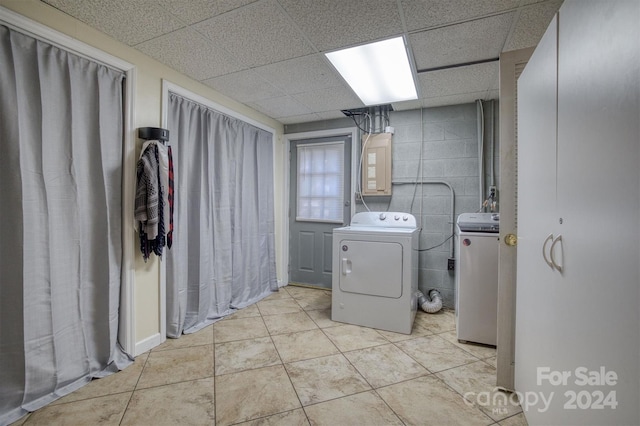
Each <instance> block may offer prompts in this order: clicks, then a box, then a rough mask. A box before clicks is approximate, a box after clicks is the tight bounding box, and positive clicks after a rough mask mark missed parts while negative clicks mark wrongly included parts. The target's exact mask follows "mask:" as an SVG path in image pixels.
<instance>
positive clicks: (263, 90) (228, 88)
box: [203, 70, 285, 103]
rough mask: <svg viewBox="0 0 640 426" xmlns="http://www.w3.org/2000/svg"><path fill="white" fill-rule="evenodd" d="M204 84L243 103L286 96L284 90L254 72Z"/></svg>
mask: <svg viewBox="0 0 640 426" xmlns="http://www.w3.org/2000/svg"><path fill="white" fill-rule="evenodd" d="M203 83H204V84H206V85H207V86H209V87H212V88H214V89H215V90H217V91H218V92H220V93H222V94H224V95H227V96H229V97H230V98H233V99H236V100H238V101H240V102H243V103H246V102H253V101H257V100H260V99H268V98H275V97H278V96H283V95H285V93H283V92H282V90H280V89H278V88H276V87H274V86H272V85H271V84H270V83H268V82H266V81H265V80H263V79H262V78H260V77H258V76H257V75H256V73H255V72H254V71H253V70H245V71H239V72H236V73H232V74H227V75H223V76H220V77H216V78H211V79H208V80H204V81H203Z"/></svg>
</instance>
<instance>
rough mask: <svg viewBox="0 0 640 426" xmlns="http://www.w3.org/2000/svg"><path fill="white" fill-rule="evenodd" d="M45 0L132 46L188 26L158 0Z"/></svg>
mask: <svg viewBox="0 0 640 426" xmlns="http://www.w3.org/2000/svg"><path fill="white" fill-rule="evenodd" d="M44 1H45V2H46V3H49V4H50V5H51V6H53V7H55V8H57V9H60V10H62V11H63V12H65V13H67V14H69V15H71V16H73V17H75V18H77V19H79V20H80V21H82V22H84V23H85V24H87V25H89V26H90V27H93V28H96V29H97V30H100V31H102V32H103V33H105V34H107V35H110V36H111V37H113V38H115V39H116V40H119V41H121V42H123V43H125V44H128V45H129V46H134V45H136V44H138V43H141V42H143V41H146V40H151V39H152V38H155V37H158V36H160V35H163V34H167V33H169V32H171V31H175V30H177V29H178V28H182V27H184V25H183V24H182V23H181V22H180V20H178V19H176V18H175V17H174V16H172V15H171V14H169V13H166V12H164V11H163V10H162V9H161V8H159V7H158V4H157V2H156V1H155V0H136V1H131V0H109V1H104V0H44Z"/></svg>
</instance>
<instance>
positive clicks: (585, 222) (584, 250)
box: [515, 0, 640, 425]
mask: <svg viewBox="0 0 640 426" xmlns="http://www.w3.org/2000/svg"><path fill="white" fill-rule="evenodd" d="M639 16H640V3H639V2H638V1H637V0H619V1H615V2H609V1H593V2H586V1H571V0H568V1H565V3H564V4H563V6H562V8H561V9H560V12H559V18H558V22H556V21H555V20H554V21H553V22H552V24H551V26H550V30H548V31H547V33H546V34H545V36H544V37H543V39H542V40H541V42H540V45H539V46H538V48H537V49H536V51H535V53H534V55H533V57H532V59H531V61H530V62H529V64H528V65H527V68H526V70H525V73H523V75H522V77H521V78H520V82H519V83H520V84H519V90H520V92H519V95H520V96H519V104H518V108H519V140H520V142H519V143H520V145H519V162H518V164H519V170H518V174H519V180H518V184H519V185H518V193H519V209H518V217H519V224H518V228H519V231H518V232H519V238H518V283H517V307H516V317H517V321H516V354H515V355H516V356H515V358H516V365H515V384H516V390H517V391H519V392H523V393H525V395H524V396H525V398H526V397H529V398H533V395H534V394H533V393H534V392H535V393H536V394H537V396H538V397H540V396H542V397H544V398H547V399H551V403H550V405H549V406H548V407H546V406H543V405H542V403H541V402H539V403H538V405H534V406H529V407H528V410H526V417H527V420H528V422H529V424H532V425H533V424H579V425H587V424H640V404H638V401H640V361H639V358H638V356H639V354H640V333H639V332H638V330H639V329H640V285H639V283H640V269H639V266H638V265H639V264H640V242H639V240H640V239H639V238H638V237H639V236H640V235H639V225H640V192H639V190H638V185H639V183H640V127H639V124H638V123H639V122H640V26H639V25H638V19H639ZM553 34H558V37H557V42H554V41H553V38H554V37H555V36H554V35H553ZM555 46H557V52H556V51H554V48H555ZM555 64H557V68H556V69H557V86H556V88H554V87H552V86H553V84H548V83H549V82H548V78H550V77H551V76H552V74H553V73H554V71H553V68H554V67H556V65H555ZM556 93H557V102H556V103H555V104H554V101H552V98H553V97H555V96H556ZM556 106H557V109H556ZM554 114H555V117H556V118H557V127H556V125H555V124H554V123H552V121H553V119H552V116H554ZM556 131H557V142H553V143H551V142H549V143H547V142H541V141H540V139H544V141H548V140H550V139H554V136H553V135H552V134H551V132H556ZM551 147H552V148H551ZM550 150H553V151H554V152H553V153H551V152H550ZM550 163H554V168H553V170H550V166H549V164H550ZM550 176H553V182H552V183H551V184H550V182H549V179H550ZM550 194H552V195H553V197H552V198H553V200H550V199H549V196H550ZM550 233H553V235H554V237H555V238H557V237H558V236H559V235H562V244H561V245H560V244H558V245H557V246H556V261H557V263H559V264H562V266H563V268H562V272H560V271H558V270H557V269H556V270H552V269H551V268H549V267H548V266H547V265H546V263H545V261H544V258H543V254H542V241H543V240H544V238H545V237H546V236H547V235H548V234H550ZM547 257H549V254H548V251H547ZM538 369H543V370H541V371H546V372H547V373H551V375H541V374H539V373H540V371H539V370H538ZM545 369H546V370H545ZM603 371H604V374H605V375H606V376H608V377H610V378H611V377H615V379H611V380H610V381H609V383H602V380H603V377H602V375H603ZM585 373H588V374H589V375H590V376H591V379H592V382H590V383H589V382H587V383H584V381H583V380H582V377H581V376H580V374H582V375H585ZM555 379H558V382H555ZM612 381H613V382H615V384H612V383H611V382H612ZM525 400H526V399H525ZM531 400H532V399H529V401H531ZM594 404H596V405H595V406H594ZM525 408H526V407H525Z"/></svg>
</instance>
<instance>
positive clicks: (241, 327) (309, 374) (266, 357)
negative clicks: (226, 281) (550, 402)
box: [17, 286, 527, 426]
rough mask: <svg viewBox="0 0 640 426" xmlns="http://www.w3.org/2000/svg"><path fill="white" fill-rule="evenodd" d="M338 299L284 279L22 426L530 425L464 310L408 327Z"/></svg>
mask: <svg viewBox="0 0 640 426" xmlns="http://www.w3.org/2000/svg"><path fill="white" fill-rule="evenodd" d="M330 307H331V292H329V291H324V290H317V289H309V288H302V287H293V286H287V287H284V288H282V289H280V291H279V292H277V293H274V294H272V295H271V296H269V297H267V298H266V299H264V300H262V301H260V302H258V303H256V304H255V305H253V306H249V307H247V308H245V309H242V310H240V311H238V312H236V313H235V314H233V315H231V316H229V317H227V318H225V319H224V320H222V321H219V322H217V323H215V324H213V325H212V326H209V327H207V328H204V329H202V330H201V331H199V332H197V333H195V334H190V335H185V336H183V337H182V338H180V339H170V340H167V342H165V343H164V344H162V345H160V346H158V347H156V348H154V349H153V350H151V351H149V352H148V353H145V354H143V355H140V356H138V357H137V358H136V361H135V363H134V364H133V365H132V366H130V367H129V368H127V369H125V370H123V371H121V372H119V373H117V374H114V375H111V376H109V377H106V378H104V379H98V380H93V381H92V382H91V383H89V384H88V385H87V386H85V387H83V388H81V389H79V390H78V391H76V392H74V393H72V394H70V395H67V396H66V397H64V398H62V399H59V400H58V401H56V402H54V403H52V404H51V405H49V406H47V407H44V408H42V409H40V410H38V411H36V412H34V413H31V414H30V415H28V416H25V417H24V418H22V419H21V420H20V421H19V422H18V423H17V424H25V425H57V424H60V425H187V424H202V425H232V424H243V425H332V426H340V425H446V424H451V425H492V424H495V425H503V426H506V425H508V426H520V425H526V424H527V423H526V420H525V418H524V416H523V414H522V412H521V409H520V407H519V406H517V405H503V404H501V403H500V402H501V401H503V400H504V399H502V398H500V397H502V396H505V395H498V398H497V399H496V401H497V405H495V406H491V405H488V403H487V402H486V401H485V399H483V398H482V396H493V395H494V394H495V392H496V391H495V390H494V384H495V373H496V369H495V359H496V351H495V349H493V348H487V347H483V346H476V345H468V344H462V343H459V342H458V341H457V339H456V334H455V317H454V313H453V312H452V311H449V310H443V311H441V312H439V313H438V314H433V315H430V314H426V313H423V312H418V314H417V316H416V321H415V324H414V328H413V332H412V334H411V335H404V334H397V333H392V332H386V331H381V330H374V329H371V328H365V327H359V326H354V325H347V324H341V323H338V322H333V321H331V311H330ZM506 396H508V394H507V395H506ZM465 397H466V399H465ZM476 397H478V398H476Z"/></svg>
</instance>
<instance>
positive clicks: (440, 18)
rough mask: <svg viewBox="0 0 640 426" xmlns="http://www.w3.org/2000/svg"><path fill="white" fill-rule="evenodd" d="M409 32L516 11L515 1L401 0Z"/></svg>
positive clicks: (516, 3)
mask: <svg viewBox="0 0 640 426" xmlns="http://www.w3.org/2000/svg"><path fill="white" fill-rule="evenodd" d="M401 4H402V9H403V11H404V16H405V20H406V22H407V30H408V31H415V30H419V29H423V28H433V27H439V26H443V25H447V24H451V23H453V22H460V21H463V20H467V19H471V18H477V17H482V16H487V15H491V14H495V13H498V12H503V11H506V10H511V9H516V8H517V7H518V5H519V2H518V1H515V0H456V1H451V0H401Z"/></svg>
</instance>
